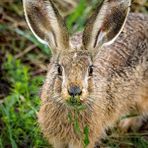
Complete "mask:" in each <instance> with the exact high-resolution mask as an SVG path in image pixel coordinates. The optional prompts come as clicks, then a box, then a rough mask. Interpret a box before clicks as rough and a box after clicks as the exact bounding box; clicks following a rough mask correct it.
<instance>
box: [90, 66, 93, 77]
mask: <svg viewBox="0 0 148 148" xmlns="http://www.w3.org/2000/svg"><path fill="white" fill-rule="evenodd" d="M92 74H93V66H89V76H92Z"/></svg>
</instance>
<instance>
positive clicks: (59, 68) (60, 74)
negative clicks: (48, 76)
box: [57, 65, 63, 76]
mask: <svg viewBox="0 0 148 148" xmlns="http://www.w3.org/2000/svg"><path fill="white" fill-rule="evenodd" d="M57 71H58V75H59V76H62V71H63V70H62V66H61V65H58V69H57Z"/></svg>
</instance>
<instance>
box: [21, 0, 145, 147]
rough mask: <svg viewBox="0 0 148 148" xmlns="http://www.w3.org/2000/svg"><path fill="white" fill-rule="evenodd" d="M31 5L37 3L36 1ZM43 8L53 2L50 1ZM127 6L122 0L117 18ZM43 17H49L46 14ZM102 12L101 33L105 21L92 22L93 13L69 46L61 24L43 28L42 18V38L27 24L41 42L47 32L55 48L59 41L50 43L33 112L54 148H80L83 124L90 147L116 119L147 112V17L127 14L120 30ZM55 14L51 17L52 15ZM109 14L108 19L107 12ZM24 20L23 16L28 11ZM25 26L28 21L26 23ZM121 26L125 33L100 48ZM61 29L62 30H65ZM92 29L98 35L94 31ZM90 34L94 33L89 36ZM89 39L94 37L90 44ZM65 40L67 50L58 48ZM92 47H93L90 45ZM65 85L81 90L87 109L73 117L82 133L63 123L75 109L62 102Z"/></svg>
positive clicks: (30, 10) (66, 93) (65, 122)
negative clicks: (38, 103)
mask: <svg viewBox="0 0 148 148" xmlns="http://www.w3.org/2000/svg"><path fill="white" fill-rule="evenodd" d="M32 1H33V4H35V5H36V1H35V0H32ZM32 1H31V0H24V5H26V6H27V5H29V3H31V4H32ZM37 1H42V2H43V3H42V4H43V5H44V4H45V1H44V0H37ZM110 2H111V3H113V2H112V1H109V0H105V7H104V8H106V7H107V8H108V7H109V8H110V5H109V4H110ZM122 2H123V1H122ZM48 4H49V5H51V4H52V3H51V1H50V0H49V3H48ZM115 4H116V2H115V3H113V5H111V6H113V7H114V8H115V9H114V10H117V13H118V11H120V9H118V3H117V4H116V5H115ZM102 5H103V3H102ZM127 5H128V4H127V2H126V3H125V5H124V3H123V5H122V6H123V9H121V10H122V11H123V10H126V11H125V12H126V13H125V12H124V13H123V12H121V14H123V17H122V18H126V16H127V14H128V9H129V8H128V6H127ZM26 6H25V7H26ZM103 6H104V5H103ZM44 7H45V8H44V10H43V11H45V10H46V9H47V7H46V5H44ZM116 7H117V9H116ZM30 8H31V7H30ZM109 8H108V9H109ZM54 9H56V8H54ZM27 11H29V12H30V13H31V12H32V13H33V14H34V15H33V16H35V17H37V14H36V13H34V11H33V10H32V9H29V10H27ZM41 11H42V9H41ZM53 11H54V12H53V14H56V15H58V17H59V14H58V12H57V10H53ZM45 13H47V14H48V12H46V11H45ZM102 13H103V14H102V15H104V16H105V17H104V18H105V22H107V21H108V24H109V25H107V26H106V25H105V26H106V28H105V29H103V30H102V27H105V26H104V22H102V23H101V22H99V21H98V20H97V18H99V17H97V15H98V13H96V12H95V19H94V18H93V22H92V24H90V21H88V24H87V25H86V29H85V31H84V33H83V35H82V33H78V34H76V35H75V36H73V37H72V38H71V40H70V44H69V42H68V35H67V32H66V28H65V27H64V24H63V23H62V25H57V26H56V27H57V28H54V25H53V24H52V21H51V26H50V27H49V30H47V29H46V25H44V24H46V23H47V22H48V20H47V18H46V17H45V18H42V19H45V21H46V22H44V23H42V22H39V24H38V25H39V26H42V27H45V28H42V30H47V31H48V32H41V34H40V33H39V32H36V31H35V30H38V28H35V29H33V26H31V29H32V30H34V32H35V33H36V34H37V35H38V36H39V37H41V38H42V36H44V35H46V37H47V40H48V36H47V34H48V33H51V32H52V31H53V32H54V34H55V38H54V39H55V40H56V41H57V44H58V43H59V42H60V44H59V45H61V47H62V48H60V47H59V46H55V44H54V46H52V47H53V48H52V50H53V51H56V52H53V57H52V59H51V63H50V64H49V67H48V73H47V77H46V81H45V83H44V86H43V88H42V93H41V99H42V105H41V107H40V110H39V113H38V121H39V124H40V127H41V129H42V132H43V134H44V136H45V137H46V138H47V139H48V141H49V142H50V143H51V144H53V145H54V147H55V148H65V147H66V146H68V147H69V148H82V147H83V145H84V135H83V130H84V127H85V126H86V125H88V127H89V140H90V143H89V145H88V148H93V147H94V145H95V142H97V141H98V140H99V139H100V138H101V137H102V136H104V134H105V132H104V131H105V129H106V128H108V127H109V126H112V125H113V124H114V123H115V122H116V121H117V120H118V119H119V118H120V117H121V116H123V115H125V114H127V113H128V112H130V111H132V110H133V109H134V110H137V111H138V112H139V113H141V114H144V115H146V114H147V112H148V25H147V24H148V16H144V15H142V14H130V15H129V16H128V20H127V22H126V25H125V26H124V25H123V20H122V19H121V22H120V19H119V20H118V21H115V22H114V20H111V19H110V17H109V18H108V14H106V11H104V10H102ZM48 15H49V14H48ZM56 15H54V16H55V17H56ZM110 15H111V16H112V13H111V12H110ZM110 15H109V16H110ZM114 15H115V14H114ZM93 16H94V15H93ZM26 17H28V14H27V12H26ZM30 17H32V15H30ZM58 17H56V18H55V19H57V18H58ZM38 19H39V18H38ZM30 20H31V19H30ZM90 20H91V19H90ZM34 21H35V20H34ZM124 21H125V20H124ZM57 22H58V23H60V22H59V21H57ZM33 23H37V22H33ZM95 23H99V26H100V28H95V25H94V24H95ZM118 23H119V24H120V23H121V24H120V25H119V24H118ZM28 24H32V23H31V22H29V21H28ZM89 24H90V25H91V27H90V26H89ZM116 24H117V25H116ZM61 26H62V27H61ZM96 26H97V25H96ZM122 26H124V29H123V30H122V32H121V33H120V36H119V37H118V38H117V39H116V41H115V42H114V43H113V44H112V45H110V46H103V47H100V46H99V45H102V44H104V43H106V42H108V41H110V40H111V39H112V38H114V37H115V36H117V34H118V33H119V32H120V30H121V29H122ZM35 27H38V26H37V25H36V26H35ZM52 27H53V28H52ZM58 27H60V28H58ZM112 27H113V28H114V29H113V28H112ZM61 28H64V31H62V30H61ZM89 28H90V29H89ZM95 29H98V30H99V31H98V30H97V31H98V32H95ZM57 30H61V32H62V34H61V32H60V34H57ZM108 30H109V31H108ZM93 31H94V32H95V34H91V32H93ZM100 33H102V34H105V35H106V36H105V38H102V40H101V42H99V40H98V38H99V34H100ZM94 35H97V36H95V40H94ZM57 36H58V37H57ZM51 37H52V36H51ZM65 39H67V43H66V47H67V48H63V47H64V45H65V44H64V43H65V42H66V40H65ZM43 40H44V39H43ZM47 40H46V41H47ZM82 40H83V42H82ZM61 41H63V42H61ZM94 43H95V45H96V47H92V46H91V45H94ZM49 46H50V42H49ZM88 47H89V49H88ZM58 65H61V67H62V76H59V75H58V70H57V69H58ZM90 65H93V74H92V76H89V75H88V71H89V66H90ZM70 86H79V87H80V89H81V90H82V95H81V96H80V100H81V101H82V103H83V104H84V105H85V106H86V108H85V110H82V111H80V113H79V116H78V121H79V126H80V130H81V132H80V133H81V134H78V133H76V131H75V130H74V123H73V122H70V121H69V120H68V114H69V113H71V115H72V117H73V116H74V114H75V110H74V109H73V108H72V107H71V106H69V105H68V104H67V103H66V100H67V99H68V98H69V97H70V95H69V93H68V89H69V87H70Z"/></svg>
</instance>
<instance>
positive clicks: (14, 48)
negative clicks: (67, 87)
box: [0, 0, 148, 148]
mask: <svg viewBox="0 0 148 148" xmlns="http://www.w3.org/2000/svg"><path fill="white" fill-rule="evenodd" d="M98 1H99V0H81V2H80V3H79V5H78V7H77V8H76V9H75V10H74V11H73V13H72V14H71V15H68V16H67V17H66V23H67V27H68V29H69V30H70V32H71V33H73V32H76V31H81V30H83V28H84V24H85V22H86V18H87V17H88V14H89V12H90V11H91V8H92V5H93V7H94V6H95V4H96V2H98ZM144 2H145V3H144ZM139 4H140V5H139ZM139 6H140V7H139ZM86 7H87V8H86ZM147 9H148V5H147V2H146V0H135V2H134V4H133V8H132V10H133V11H136V12H144V13H147ZM28 30H29V28H28V27H27V25H26V23H25V20H24V14H23V9H22V2H21V0H0V83H1V84H0V148H47V147H50V146H48V144H47V142H46V141H45V139H44V138H43V136H42V134H41V132H40V128H39V127H38V125H37V117H36V112H37V111H38V109H39V106H40V99H39V97H38V92H39V91H40V90H39V88H40V87H41V85H42V84H43V80H44V76H45V73H46V70H47V69H46V66H45V65H46V64H47V63H48V62H49V57H50V55H51V52H50V50H49V48H47V47H46V46H44V45H42V44H40V43H39V42H38V41H37V40H36V39H35V38H34V37H33V35H32V33H30V32H28ZM2 83H3V84H2ZM74 104H75V103H74ZM76 104H77V103H76ZM78 104H79V103H78ZM74 106H75V105H74ZM76 107H78V110H79V109H80V108H83V106H81V105H78V106H77V105H76ZM68 118H69V120H73V119H70V118H71V115H70V114H69V117H68ZM74 128H75V130H76V131H79V125H78V123H77V122H76V121H75V123H74ZM83 134H84V135H83V138H84V145H87V143H88V142H89V139H88V134H89V127H87V125H86V127H85V128H84V129H83ZM102 145H103V146H102V147H111V148H120V147H127V148H129V147H130V148H135V147H137V148H147V147H148V124H146V126H145V127H143V128H142V129H141V130H140V131H138V132H130V133H126V134H123V135H122V134H121V133H120V132H118V131H117V130H113V131H112V134H109V135H108V137H107V138H106V139H105V140H103V144H102Z"/></svg>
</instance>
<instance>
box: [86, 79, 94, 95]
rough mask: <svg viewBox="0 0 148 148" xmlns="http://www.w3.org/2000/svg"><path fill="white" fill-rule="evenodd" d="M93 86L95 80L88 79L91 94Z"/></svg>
mask: <svg viewBox="0 0 148 148" xmlns="http://www.w3.org/2000/svg"><path fill="white" fill-rule="evenodd" d="M93 87H94V85H93V80H92V79H89V80H88V88H87V90H88V93H89V94H90V93H92V92H93Z"/></svg>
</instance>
